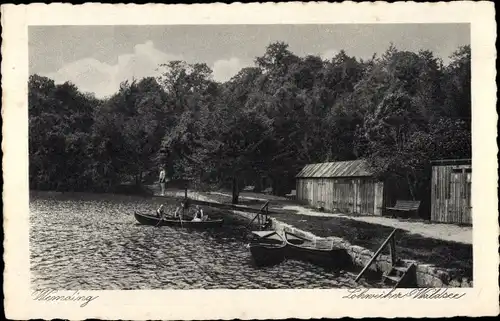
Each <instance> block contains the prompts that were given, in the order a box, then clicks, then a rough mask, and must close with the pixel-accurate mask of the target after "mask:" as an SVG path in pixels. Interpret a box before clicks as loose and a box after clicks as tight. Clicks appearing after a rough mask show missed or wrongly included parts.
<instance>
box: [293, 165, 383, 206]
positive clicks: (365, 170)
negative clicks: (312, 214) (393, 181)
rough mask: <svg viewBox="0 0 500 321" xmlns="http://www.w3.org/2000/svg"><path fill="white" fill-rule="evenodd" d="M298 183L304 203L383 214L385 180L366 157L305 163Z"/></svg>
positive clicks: (299, 198)
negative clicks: (352, 159) (373, 170)
mask: <svg viewBox="0 0 500 321" xmlns="http://www.w3.org/2000/svg"><path fill="white" fill-rule="evenodd" d="M296 184H297V191H296V192H297V200H298V201H300V202H302V203H305V204H308V205H311V206H314V207H317V208H323V209H324V210H325V211H333V212H335V211H339V212H342V213H360V214H368V215H378V216H380V215H382V206H383V204H382V203H383V198H384V195H383V194H384V191H383V190H384V184H383V183H382V182H380V181H377V180H376V179H375V178H374V177H373V174H372V172H371V171H370V170H369V167H368V164H367V163H366V161H364V160H354V161H344V162H330V163H319V164H309V165H306V166H305V167H304V168H303V169H302V170H301V171H300V173H299V174H297V176H296Z"/></svg>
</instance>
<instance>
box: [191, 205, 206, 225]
mask: <svg viewBox="0 0 500 321" xmlns="http://www.w3.org/2000/svg"><path fill="white" fill-rule="evenodd" d="M203 216H204V215H203V210H202V209H201V208H200V205H196V208H195V212H194V217H193V220H192V221H193V222H201V221H202V220H203Z"/></svg>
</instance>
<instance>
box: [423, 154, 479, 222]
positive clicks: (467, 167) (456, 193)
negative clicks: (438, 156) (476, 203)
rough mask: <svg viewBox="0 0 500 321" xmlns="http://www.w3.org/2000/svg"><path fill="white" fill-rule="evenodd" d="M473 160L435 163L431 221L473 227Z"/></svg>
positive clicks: (433, 163)
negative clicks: (471, 225) (470, 225)
mask: <svg viewBox="0 0 500 321" xmlns="http://www.w3.org/2000/svg"><path fill="white" fill-rule="evenodd" d="M471 179H472V166H471V160H470V159H455V160H438V161H433V162H432V191H431V220H432V221H434V222H443V223H458V224H472V215H471V211H472V204H471Z"/></svg>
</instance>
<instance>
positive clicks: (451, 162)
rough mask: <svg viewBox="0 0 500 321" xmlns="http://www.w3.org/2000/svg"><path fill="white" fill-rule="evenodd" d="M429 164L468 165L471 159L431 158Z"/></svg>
mask: <svg viewBox="0 0 500 321" xmlns="http://www.w3.org/2000/svg"><path fill="white" fill-rule="evenodd" d="M431 164H432V165H434V166H439V165H443V166H445V165H470V164H471V159H470V158H465V159H438V160H432V161H431Z"/></svg>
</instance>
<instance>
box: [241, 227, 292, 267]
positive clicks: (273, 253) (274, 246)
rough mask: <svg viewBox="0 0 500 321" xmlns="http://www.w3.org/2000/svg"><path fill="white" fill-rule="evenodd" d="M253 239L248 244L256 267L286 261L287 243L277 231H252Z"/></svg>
mask: <svg viewBox="0 0 500 321" xmlns="http://www.w3.org/2000/svg"><path fill="white" fill-rule="evenodd" d="M252 234H253V239H252V240H251V241H250V243H249V244H248V248H249V249H250V253H251V254H252V259H253V262H254V264H255V265H256V266H258V267H262V266H270V265H275V264H279V263H281V262H283V261H284V260H285V247H286V242H285V240H284V239H283V237H281V235H279V234H278V233H276V232H275V231H252Z"/></svg>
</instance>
